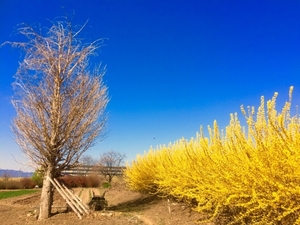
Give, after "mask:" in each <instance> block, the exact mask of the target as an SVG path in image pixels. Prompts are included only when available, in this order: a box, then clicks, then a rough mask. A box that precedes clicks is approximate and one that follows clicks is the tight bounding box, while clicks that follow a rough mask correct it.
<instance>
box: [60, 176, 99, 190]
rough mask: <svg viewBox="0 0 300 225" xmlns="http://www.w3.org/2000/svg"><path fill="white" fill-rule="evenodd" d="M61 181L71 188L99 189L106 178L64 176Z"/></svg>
mask: <svg viewBox="0 0 300 225" xmlns="http://www.w3.org/2000/svg"><path fill="white" fill-rule="evenodd" d="M60 180H61V181H62V182H63V183H64V184H65V185H66V186H67V187H69V188H74V187H99V186H100V184H102V182H103V181H104V178H103V177H102V176H101V177H100V176H98V175H89V176H64V177H60Z"/></svg>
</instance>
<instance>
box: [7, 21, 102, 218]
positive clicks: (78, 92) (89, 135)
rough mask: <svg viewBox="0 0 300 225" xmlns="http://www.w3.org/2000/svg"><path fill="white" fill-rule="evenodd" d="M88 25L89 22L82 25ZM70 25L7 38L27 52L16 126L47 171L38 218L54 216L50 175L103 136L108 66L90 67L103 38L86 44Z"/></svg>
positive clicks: (22, 29) (60, 24) (20, 71)
mask: <svg viewBox="0 0 300 225" xmlns="http://www.w3.org/2000/svg"><path fill="white" fill-rule="evenodd" d="M83 27H84V26H83ZM83 27H80V28H78V29H77V30H76V31H74V30H73V28H72V25H71V23H68V22H66V21H64V20H63V21H55V22H53V24H52V26H51V27H50V28H49V29H46V32H43V30H38V31H36V30H35V29H34V28H33V27H31V26H27V25H22V26H21V27H20V28H19V29H18V31H19V33H20V34H22V35H25V37H26V38H28V42H8V43H9V44H11V45H12V46H13V47H18V48H21V49H23V50H24V52H25V56H24V60H23V61H22V62H21V63H20V65H19V68H18V71H17V73H16V75H15V79H16V80H15V83H14V86H15V88H16V95H15V98H14V99H13V100H12V103H13V106H14V108H15V109H16V113H17V115H16V117H15V118H14V120H13V126H12V130H13V131H14V133H15V139H16V142H17V143H18V144H19V145H20V147H21V149H22V150H23V152H24V153H25V154H26V156H27V157H28V158H29V159H30V160H31V161H32V162H33V163H35V164H36V165H39V166H40V167H41V168H42V169H43V170H44V173H43V174H44V180H43V189H42V193H41V205H40V213H39V219H40V220H41V219H46V218H48V217H49V216H50V212H51V208H52V203H53V187H52V184H51V182H50V180H49V179H48V177H50V178H55V177H57V176H59V174H60V173H61V171H62V170H64V169H69V168H72V167H74V166H76V165H77V164H78V160H79V158H80V156H81V155H82V154H83V153H84V152H85V151H87V150H88V149H89V148H90V147H91V146H92V145H93V144H94V143H95V140H96V138H103V130H104V127H105V124H106V116H105V114H104V110H105V108H106V105H107V103H108V96H107V87H106V86H105V85H104V84H103V82H102V77H103V75H104V73H105V68H104V69H100V67H99V68H98V69H96V70H93V72H92V73H91V72H90V71H89V60H90V56H91V55H93V54H95V51H96V50H97V49H98V48H99V47H101V45H102V43H103V40H101V39H99V40H96V41H95V42H92V43H89V44H83V43H82V39H79V38H78V37H77V36H78V34H79V33H80V31H81V30H82V29H83Z"/></svg>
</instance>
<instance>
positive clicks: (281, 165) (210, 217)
mask: <svg viewBox="0 0 300 225" xmlns="http://www.w3.org/2000/svg"><path fill="white" fill-rule="evenodd" d="M292 90H293V87H291V89H290V94H289V97H290V98H289V101H287V102H286V103H285V105H284V107H283V109H282V111H281V112H277V111H276V97H277V93H275V94H274V97H273V98H272V99H271V100H269V101H268V102H267V103H266V104H265V102H264V98H263V97H262V98H261V104H260V107H259V108H258V110H257V112H255V110H254V108H253V107H252V108H250V107H248V108H247V109H244V108H243V106H242V107H241V110H242V113H243V114H244V116H245V118H246V122H247V126H246V128H245V127H242V126H241V124H240V122H239V119H238V116H237V114H231V115H230V123H229V125H228V126H227V127H226V130H225V132H224V134H223V132H221V133H220V131H219V128H218V125H217V122H216V121H215V122H214V125H213V127H212V128H210V127H208V131H209V137H205V136H204V134H203V132H202V130H200V133H199V134H197V135H196V138H192V139H191V140H185V139H182V140H179V141H177V142H175V143H174V144H169V145H168V146H160V147H159V148H157V149H155V150H154V149H150V151H149V152H146V153H145V154H144V155H143V156H138V157H137V159H136V160H134V161H133V162H132V163H131V164H130V165H127V169H126V170H125V179H126V182H127V185H128V186H129V187H130V188H131V189H132V190H135V191H140V192H150V193H154V194H160V195H163V196H173V197H176V198H177V199H179V200H183V201H186V202H187V203H190V204H191V205H192V207H193V209H194V210H196V211H198V212H199V213H202V214H203V215H207V216H206V218H204V219H203V220H202V221H198V222H199V223H206V222H208V221H214V222H215V223H216V224H262V225H265V224H278V225H279V224H283V225H291V224H300V119H299V116H298V115H295V116H291V115H290V108H291V97H292Z"/></svg>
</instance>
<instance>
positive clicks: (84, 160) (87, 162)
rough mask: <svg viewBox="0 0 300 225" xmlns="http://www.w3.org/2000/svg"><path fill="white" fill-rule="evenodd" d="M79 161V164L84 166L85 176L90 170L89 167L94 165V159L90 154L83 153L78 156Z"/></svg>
mask: <svg viewBox="0 0 300 225" xmlns="http://www.w3.org/2000/svg"><path fill="white" fill-rule="evenodd" d="M79 162H80V164H81V166H84V167H85V170H84V175H85V176H86V175H87V174H88V173H89V172H90V170H91V168H92V167H93V166H95V165H96V160H95V159H94V158H93V157H92V156H90V155H83V156H82V157H81V158H80V161H79Z"/></svg>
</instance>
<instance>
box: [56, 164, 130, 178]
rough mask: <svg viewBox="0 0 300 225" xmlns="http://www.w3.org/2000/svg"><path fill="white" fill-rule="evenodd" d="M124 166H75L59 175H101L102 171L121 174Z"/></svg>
mask: <svg viewBox="0 0 300 225" xmlns="http://www.w3.org/2000/svg"><path fill="white" fill-rule="evenodd" d="M125 168H126V167H114V166H113V167H110V166H78V167H76V168H72V169H68V170H63V171H62V173H61V175H70V176H87V175H91V174H98V175H101V174H103V173H105V174H107V173H110V174H114V175H116V176H122V175H123V171H124V170H125Z"/></svg>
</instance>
